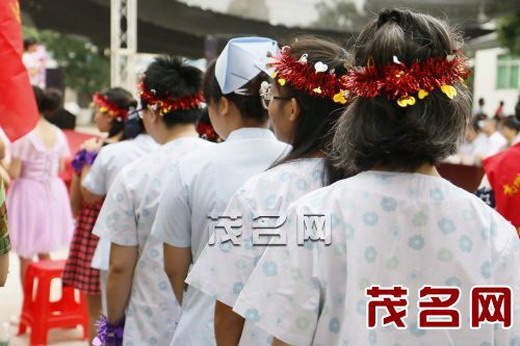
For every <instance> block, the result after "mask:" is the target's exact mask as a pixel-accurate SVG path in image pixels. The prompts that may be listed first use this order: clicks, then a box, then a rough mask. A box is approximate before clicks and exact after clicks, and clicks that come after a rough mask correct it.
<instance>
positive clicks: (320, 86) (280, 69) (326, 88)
mask: <svg viewBox="0 0 520 346" xmlns="http://www.w3.org/2000/svg"><path fill="white" fill-rule="evenodd" d="M308 57H309V56H308V54H303V55H302V56H301V57H300V58H299V59H298V60H294V59H293V58H292V57H291V55H290V47H288V46H285V47H283V48H282V52H281V54H280V55H279V56H276V57H273V62H271V63H269V66H270V67H272V68H274V71H275V72H273V74H272V75H271V76H272V77H273V78H276V80H277V82H278V84H279V85H281V86H284V85H285V84H286V83H289V84H290V85H291V86H292V87H293V88H295V89H297V90H300V91H303V92H305V93H307V94H309V95H311V96H315V97H323V98H330V99H331V100H333V101H334V102H336V103H340V104H346V103H347V98H348V95H349V93H348V90H347V89H346V88H345V85H344V84H343V83H342V81H341V79H340V78H338V77H337V76H336V74H335V71H334V69H332V70H330V71H329V66H327V64H325V63H323V62H321V61H318V62H316V63H315V64H309V63H308V61H307V59H308Z"/></svg>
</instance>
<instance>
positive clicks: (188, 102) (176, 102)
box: [138, 81, 204, 116]
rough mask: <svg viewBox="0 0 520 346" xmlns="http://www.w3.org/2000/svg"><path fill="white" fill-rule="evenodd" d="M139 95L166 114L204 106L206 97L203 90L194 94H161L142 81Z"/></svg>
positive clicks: (155, 108)
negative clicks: (176, 95) (175, 95)
mask: <svg viewBox="0 0 520 346" xmlns="http://www.w3.org/2000/svg"><path fill="white" fill-rule="evenodd" d="M138 89H139V96H140V97H141V99H142V100H143V101H145V102H146V103H147V104H148V105H150V106H151V107H152V108H153V110H155V111H158V112H159V114H160V115H161V116H162V115H165V114H168V113H170V112H173V111H176V110H179V109H180V110H189V109H197V108H200V107H202V104H203V102H204V97H203V96H202V93H201V92H198V93H195V94H192V95H181V96H179V97H172V96H169V95H163V96H159V95H157V93H156V91H155V90H154V89H148V88H147V87H146V85H145V84H144V83H143V81H141V82H140V83H139V85H138Z"/></svg>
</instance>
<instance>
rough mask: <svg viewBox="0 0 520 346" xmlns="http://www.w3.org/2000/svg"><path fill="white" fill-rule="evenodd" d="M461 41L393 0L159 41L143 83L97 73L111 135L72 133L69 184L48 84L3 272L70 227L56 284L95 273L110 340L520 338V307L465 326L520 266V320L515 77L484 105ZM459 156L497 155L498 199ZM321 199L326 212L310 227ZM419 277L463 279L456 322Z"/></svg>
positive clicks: (13, 163)
mask: <svg viewBox="0 0 520 346" xmlns="http://www.w3.org/2000/svg"><path fill="white" fill-rule="evenodd" d="M462 46H463V42H462V39H461V38H460V35H459V34H458V33H457V32H456V31H454V30H453V29H452V28H450V27H449V26H448V25H447V24H446V23H445V22H443V21H441V20H438V19H436V18H434V17H432V16H429V15H425V14H420V13H415V12H412V11H409V10H385V11H383V12H381V13H380V14H379V15H378V16H376V18H375V19H373V20H372V21H370V22H369V24H367V25H366V26H365V27H364V29H363V30H362V31H361V33H360V34H359V36H358V37H357V39H356V42H355V43H354V45H353V47H352V48H351V49H349V50H347V49H345V48H344V47H342V46H341V45H339V44H338V43H336V42H332V41H330V40H326V39H323V38H316V37H309V36H300V37H297V38H295V39H294V40H292V41H291V42H289V43H288V45H286V46H283V47H280V46H279V43H278V42H276V41H275V40H272V39H270V38H262V37H242V38H233V39H231V40H229V42H228V43H227V45H226V47H225V48H224V50H223V52H222V53H221V54H220V55H219V57H218V58H217V59H216V60H215V61H213V62H210V63H209V65H208V68H207V70H206V71H205V73H203V72H202V71H200V70H198V69H197V68H195V67H193V66H190V65H189V64H188V63H187V62H186V61H185V60H183V59H181V58H179V57H175V56H164V57H158V58H156V59H155V61H154V62H153V63H151V64H150V65H149V66H148V68H147V69H146V71H145V72H144V74H143V75H142V77H141V79H140V82H139V86H138V90H139V97H138V98H135V97H134V96H133V95H132V94H131V93H129V92H128V91H126V90H124V89H122V88H110V89H106V90H102V91H100V92H98V93H96V94H95V95H93V105H94V108H95V118H94V119H95V125H96V127H97V130H99V132H100V133H102V134H103V135H102V136H96V137H94V138H91V139H89V140H88V141H86V142H85V143H83V145H82V146H81V148H80V150H79V151H78V152H77V153H74V155H73V157H74V159H73V161H72V163H71V164H72V168H73V170H74V172H75V175H74V177H73V180H72V182H71V186H70V193H69V191H67V189H66V187H65V184H64V183H63V181H62V180H61V179H60V178H59V177H58V174H59V172H60V171H61V170H62V169H63V165H64V162H65V158H67V157H69V156H70V155H71V154H70V152H69V147H68V144H67V140H66V137H65V135H64V133H63V132H62V131H61V130H60V129H59V128H58V127H57V126H55V125H53V124H51V123H50V122H49V120H47V119H46V117H47V118H48V117H49V114H55V112H56V110H57V109H58V108H59V106H60V105H61V95H60V94H59V93H56V92H54V91H52V90H42V89H40V88H39V87H37V86H35V87H34V94H35V97H36V100H37V104H38V109H39V112H40V115H41V118H40V120H39V122H38V124H37V126H36V128H35V129H34V130H32V131H31V132H30V133H29V134H27V135H26V136H24V137H23V138H21V139H19V140H17V141H16V142H14V143H10V144H9V146H8V150H7V153H8V154H9V159H8V163H7V164H5V165H4V166H3V169H4V173H3V177H4V179H3V180H2V181H5V182H6V183H8V184H9V191H8V193H7V216H8V221H6V218H5V216H6V212H5V205H4V203H3V202H4V200H5V198H4V195H5V194H4V185H3V183H2V185H0V285H1V284H3V282H4V281H5V279H4V278H5V274H4V273H3V271H2V269H5V267H6V263H7V262H6V260H5V255H4V254H5V253H7V252H8V251H9V250H10V248H11V247H12V249H13V250H14V252H15V253H16V254H17V255H18V256H19V259H20V263H21V266H20V275H21V281H22V284H23V280H24V272H25V270H26V268H27V265H29V263H30V262H31V261H33V260H34V259H38V260H47V259H49V258H50V256H49V254H50V253H51V252H53V251H55V250H58V249H59V248H62V247H64V246H65V247H66V246H69V247H70V250H69V254H68V259H67V262H66V266H65V270H64V274H63V285H65V286H72V287H75V288H77V289H78V290H79V291H81V292H82V293H84V294H85V295H86V297H87V303H88V310H89V319H90V329H89V331H90V340H89V341H90V342H93V343H94V344H95V345H122V344H124V345H168V344H170V345H174V346H177V345H180V346H184V345H197V346H205V345H215V344H219V345H248V346H249V345H271V344H272V345H278V346H279V345H308V344H313V345H344V344H345V345H346V344H353V345H367V344H378V343H380V344H396V343H400V344H405V345H408V344H418V343H421V344H424V343H428V344H439V345H444V344H452V343H463V342H468V340H471V343H473V344H478V345H487V344H490V345H491V344H497V345H506V344H507V345H509V344H511V345H516V342H519V341H520V333H519V329H518V328H517V327H514V328H508V327H507V326H504V325H503V324H502V325H500V323H498V322H497V321H496V320H492V321H488V322H490V323H484V324H482V325H480V326H479V327H478V328H475V327H474V326H470V323H469V317H470V316H471V315H470V313H471V311H470V305H469V304H467V302H466V300H467V299H469V294H470V291H471V289H472V288H473V287H474V286H478V285H481V286H482V285H485V286H496V285H500V286H505V287H509V288H510V290H511V291H510V295H511V296H512V297H513V301H514V302H515V303H514V304H513V305H512V308H511V311H512V313H513V315H514V316H515V317H514V318H515V322H513V326H516V325H515V324H514V323H517V324H518V323H520V320H519V319H520V305H519V304H517V302H519V301H520V277H519V276H518V272H519V270H520V240H519V237H518V234H517V231H518V230H520V220H519V217H520V216H519V215H518V213H517V211H518V208H520V163H519V162H520V146H519V142H520V134H519V133H520V99H519V103H518V104H517V106H516V112H517V114H515V115H511V116H506V114H504V103H503V102H501V103H500V104H499V106H498V108H497V109H496V112H495V113H494V114H493V115H488V114H485V113H484V105H485V101H484V99H480V100H479V101H478V106H477V108H476V109H474V110H473V111H472V109H471V95H470V92H469V90H468V89H467V87H466V86H465V83H464V79H465V78H467V77H468V74H469V72H468V69H467V66H466V60H465V57H464V56H463V55H462V53H461V51H460V49H461V47H462ZM439 66H441V68H438V67H439ZM51 118H52V116H51ZM0 143H2V142H0ZM4 144H7V143H2V145H1V146H0V149H1V150H0V154H1V157H2V158H3V157H4V156H5V153H6V151H5V149H4ZM459 147H460V148H459ZM456 155H457V156H458V157H455V156H456ZM444 160H451V161H455V162H462V163H470V164H475V165H482V166H483V167H484V170H485V176H484V180H483V183H482V186H481V191H480V197H482V198H483V199H486V200H487V202H489V203H488V205H486V203H484V202H483V201H482V200H481V199H479V198H478V197H477V196H476V195H475V194H474V193H470V192H468V191H464V190H462V189H460V188H458V187H456V186H454V185H453V184H451V183H450V182H448V181H447V180H445V179H443V178H442V177H441V176H440V175H439V173H438V172H437V170H436V165H438V164H439V163H441V162H443V161H444ZM0 173H1V172H0ZM484 190H485V191H484ZM483 191H484V192H483ZM484 194H486V196H485V197H484ZM490 201H493V202H492V203H491V202H490ZM490 206H492V207H490ZM494 208H495V209H496V210H495V209H494ZM497 211H498V212H497ZM318 214H320V215H321V214H323V215H326V217H327V220H329V221H330V224H327V225H328V230H323V229H321V230H320V229H316V228H312V227H310V228H306V229H304V232H303V233H302V232H300V231H301V230H302V227H303V226H302V225H304V224H306V223H305V222H303V223H302V221H301V219H302V217H304V216H305V215H318ZM223 219H225V220H227V221H222V220H223ZM6 222H8V226H9V232H7V227H6ZM259 230H260V231H259ZM262 230H263V233H262V232H261V231H262ZM8 234H10V240H9V235H8ZM395 285H399V286H400V287H401V288H404V289H405V290H406V292H408V291H409V294H408V293H407V294H408V295H407V299H408V303H407V306H406V307H404V308H405V309H406V313H405V316H406V324H405V326H406V325H407V326H408V328H403V325H401V324H399V321H401V322H403V318H404V317H403V318H401V319H397V322H396V321H395V320H394V323H396V324H395V325H394V327H390V328H388V326H389V325H390V326H391V325H392V323H386V322H383V323H379V324H378V323H375V324H372V325H371V324H370V322H367V310H368V309H370V304H368V302H369V300H370V298H371V297H372V298H374V296H371V294H372V293H371V292H374V291H373V290H375V289H376V288H382V289H388V290H390V289H394V288H395ZM425 285H426V286H428V285H431V286H434V287H443V288H446V287H457V288H458V292H459V294H460V297H461V299H460V300H461V303H460V304H458V305H457V309H458V310H457V311H458V313H459V314H460V316H462V317H460V318H459V319H458V320H457V321H458V325H456V326H455V328H451V329H445V328H444V329H443V328H441V329H438V328H437V329H436V328H429V329H427V328H426V327H425V325H424V321H423V320H422V319H421V318H419V317H420V315H421V313H422V312H421V310H420V306H419V302H420V301H421V299H420V297H419V296H418V294H417V293H418V292H419V291H421V292H422V291H423V289H424V287H425ZM375 298H377V297H375ZM367 326H368V327H367ZM96 327H97V328H96ZM426 329H427V330H426Z"/></svg>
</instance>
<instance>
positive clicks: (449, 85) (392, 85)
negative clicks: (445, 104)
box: [343, 55, 470, 107]
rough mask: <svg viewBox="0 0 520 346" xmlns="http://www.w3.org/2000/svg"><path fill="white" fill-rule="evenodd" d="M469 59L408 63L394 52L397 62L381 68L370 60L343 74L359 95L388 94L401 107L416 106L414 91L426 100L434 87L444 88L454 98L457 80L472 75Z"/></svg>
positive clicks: (449, 57)
mask: <svg viewBox="0 0 520 346" xmlns="http://www.w3.org/2000/svg"><path fill="white" fill-rule="evenodd" d="M469 74H470V71H469V70H468V68H467V59H466V57H465V56H463V55H448V56H447V57H446V58H429V59H426V60H425V61H414V62H413V63H412V64H410V65H409V66H407V65H405V64H404V63H402V62H401V61H399V59H398V58H397V57H396V56H394V61H393V63H390V64H388V65H386V66H384V67H382V68H377V67H375V66H374V65H373V63H371V61H369V63H368V65H367V66H365V67H363V68H362V69H358V70H355V69H354V70H350V71H349V73H347V74H346V75H345V76H344V77H343V81H344V83H345V87H346V88H347V89H348V90H349V91H350V92H351V93H353V94H354V95H357V96H359V97H366V98H371V97H376V96H379V95H386V97H387V98H389V99H393V100H396V101H397V104H398V105H399V106H400V107H407V106H413V105H414V104H415V103H416V98H415V96H414V95H417V97H418V98H419V99H420V100H422V99H423V98H425V97H427V96H428V94H429V93H430V92H432V91H433V90H434V89H440V90H441V91H442V92H443V93H444V94H445V95H446V96H448V97H449V98H450V99H453V98H454V97H455V96H457V90H456V89H455V87H453V84H455V83H457V82H461V83H462V84H463V85H465V83H464V80H465V79H466V78H468V76H469Z"/></svg>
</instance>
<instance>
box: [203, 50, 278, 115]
mask: <svg viewBox="0 0 520 346" xmlns="http://www.w3.org/2000/svg"><path fill="white" fill-rule="evenodd" d="M215 65H216V60H215V61H213V62H211V63H210V64H209V65H208V68H207V70H206V73H205V75H204V86H203V91H204V99H205V100H206V102H208V103H209V102H215V103H219V102H220V98H221V97H225V98H227V99H228V100H229V101H231V102H232V103H233V104H234V105H235V106H236V107H237V109H238V111H239V112H240V115H241V116H242V118H243V119H247V120H255V121H259V122H264V121H267V111H266V110H265V109H264V108H263V107H262V103H261V100H260V84H262V82H263V81H267V80H268V79H269V76H267V75H266V74H265V73H263V72H260V73H259V74H258V75H257V76H256V77H255V78H253V79H251V80H250V81H249V82H247V83H246V84H244V85H243V86H242V87H241V90H240V93H237V92H231V93H228V94H224V93H223V92H222V89H221V88H220V85H219V83H218V81H217V78H216V76H215Z"/></svg>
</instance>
